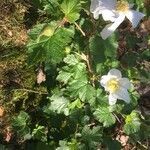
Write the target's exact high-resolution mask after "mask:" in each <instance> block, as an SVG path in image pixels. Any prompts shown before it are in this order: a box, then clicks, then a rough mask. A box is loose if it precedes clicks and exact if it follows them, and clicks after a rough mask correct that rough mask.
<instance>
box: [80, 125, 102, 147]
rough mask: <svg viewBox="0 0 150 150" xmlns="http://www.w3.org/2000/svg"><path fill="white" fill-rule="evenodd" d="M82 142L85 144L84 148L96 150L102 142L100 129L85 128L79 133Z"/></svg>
mask: <svg viewBox="0 0 150 150" xmlns="http://www.w3.org/2000/svg"><path fill="white" fill-rule="evenodd" d="M81 135H82V136H81V137H82V140H83V141H84V143H85V146H86V147H87V148H89V149H91V148H92V149H93V148H96V146H98V144H99V143H100V141H101V140H102V131H101V127H99V126H97V127H93V128H92V129H91V128H90V127H88V126H85V127H84V128H83V129H82V133H81Z"/></svg>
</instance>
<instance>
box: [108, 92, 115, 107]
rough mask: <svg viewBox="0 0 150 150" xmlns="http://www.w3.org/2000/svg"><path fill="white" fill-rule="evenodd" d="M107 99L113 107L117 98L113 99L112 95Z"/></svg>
mask: <svg viewBox="0 0 150 150" xmlns="http://www.w3.org/2000/svg"><path fill="white" fill-rule="evenodd" d="M108 99H109V105H114V104H116V102H117V98H116V97H113V95H112V94H109V97H108Z"/></svg>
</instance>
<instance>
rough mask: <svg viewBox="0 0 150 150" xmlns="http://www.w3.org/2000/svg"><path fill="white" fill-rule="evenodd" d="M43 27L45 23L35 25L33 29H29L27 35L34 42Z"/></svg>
mask: <svg viewBox="0 0 150 150" xmlns="http://www.w3.org/2000/svg"><path fill="white" fill-rule="evenodd" d="M45 25H46V24H45V23H43V24H37V25H35V26H34V28H33V29H31V30H30V32H29V33H28V35H29V37H30V38H31V39H32V40H36V39H37V38H38V36H39V34H40V33H41V31H42V29H43V28H44V26H45Z"/></svg>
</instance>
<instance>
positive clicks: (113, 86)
mask: <svg viewBox="0 0 150 150" xmlns="http://www.w3.org/2000/svg"><path fill="white" fill-rule="evenodd" d="M107 88H108V90H109V91H110V92H111V93H114V92H116V91H117V90H118V89H119V82H118V81H117V80H116V79H111V80H109V81H108V83H107Z"/></svg>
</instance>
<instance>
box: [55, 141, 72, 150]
mask: <svg viewBox="0 0 150 150" xmlns="http://www.w3.org/2000/svg"><path fill="white" fill-rule="evenodd" d="M56 150H70V148H69V146H68V145H67V141H59V147H58V148H56Z"/></svg>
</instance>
